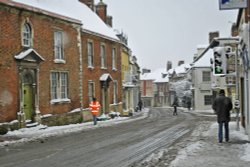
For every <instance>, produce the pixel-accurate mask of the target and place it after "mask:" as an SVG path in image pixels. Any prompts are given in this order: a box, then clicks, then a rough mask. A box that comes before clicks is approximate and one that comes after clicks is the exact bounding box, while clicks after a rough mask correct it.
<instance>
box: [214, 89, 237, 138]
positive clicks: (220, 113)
mask: <svg viewBox="0 0 250 167" xmlns="http://www.w3.org/2000/svg"><path fill="white" fill-rule="evenodd" d="M232 107H233V105H232V101H231V99H230V98H229V97H226V96H225V91H224V90H223V89H221V90H220V92H219V96H218V97H216V98H215V100H214V102H213V105H212V108H213V110H214V111H215V113H216V114H217V122H218V125H219V129H218V139H219V143H222V141H223V125H224V129H225V141H226V142H228V141H229V122H230V110H232Z"/></svg>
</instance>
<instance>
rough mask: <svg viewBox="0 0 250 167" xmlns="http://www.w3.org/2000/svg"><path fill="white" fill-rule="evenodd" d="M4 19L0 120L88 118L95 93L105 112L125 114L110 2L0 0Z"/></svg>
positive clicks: (0, 37) (24, 121)
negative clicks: (109, 10)
mask: <svg viewBox="0 0 250 167" xmlns="http://www.w3.org/2000/svg"><path fill="white" fill-rule="evenodd" d="M0 18H1V19H0V76H1V82H0V123H3V122H4V123H6V122H8V123H9V124H8V125H9V126H14V125H16V126H17V125H19V127H23V126H25V125H26V124H28V123H30V122H33V123H34V122H38V123H43V124H47V125H60V124H67V123H76V122H81V121H83V120H82V119H84V120H89V119H91V117H90V113H89V111H88V104H89V102H90V100H91V98H92V97H94V96H95V97H97V99H98V100H99V101H100V102H101V105H102V111H101V113H106V114H107V113H109V112H110V111H120V112H121V110H122V103H121V102H122V95H121V92H122V83H121V51H120V50H121V43H120V41H119V38H118V37H117V36H116V34H115V33H114V31H113V29H112V28H111V25H112V17H110V16H107V5H106V4H105V3H103V2H102V1H100V2H99V3H98V4H97V5H95V4H94V1H84V0H82V1H81V2H80V1H78V0H70V1H67V0H53V1H51V0H0ZM13 120H18V121H17V122H18V123H15V122H12V123H10V122H11V121H13Z"/></svg>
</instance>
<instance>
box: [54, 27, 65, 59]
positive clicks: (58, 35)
mask: <svg viewBox="0 0 250 167" xmlns="http://www.w3.org/2000/svg"><path fill="white" fill-rule="evenodd" d="M54 56H55V60H54V62H55V63H65V58H64V52H63V32H62V31H59V30H58V31H54Z"/></svg>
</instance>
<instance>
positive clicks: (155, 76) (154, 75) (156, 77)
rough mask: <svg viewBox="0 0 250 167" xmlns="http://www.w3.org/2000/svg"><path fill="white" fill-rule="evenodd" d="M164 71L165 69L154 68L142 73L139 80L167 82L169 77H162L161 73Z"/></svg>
mask: <svg viewBox="0 0 250 167" xmlns="http://www.w3.org/2000/svg"><path fill="white" fill-rule="evenodd" d="M165 73H166V69H163V68H160V69H156V70H154V71H153V72H150V73H144V74H143V75H141V77H140V80H153V81H154V82H155V83H160V82H168V81H169V79H168V77H167V76H166V77H165V78H163V75H162V74H165Z"/></svg>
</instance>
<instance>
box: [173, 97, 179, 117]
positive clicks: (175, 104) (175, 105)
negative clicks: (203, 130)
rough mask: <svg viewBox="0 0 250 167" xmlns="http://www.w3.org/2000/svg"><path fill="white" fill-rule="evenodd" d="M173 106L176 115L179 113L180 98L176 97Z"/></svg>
mask: <svg viewBox="0 0 250 167" xmlns="http://www.w3.org/2000/svg"><path fill="white" fill-rule="evenodd" d="M172 106H173V107H174V111H173V115H174V116H176V115H178V114H177V106H178V99H177V98H175V99H174V102H173V105H172Z"/></svg>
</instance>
